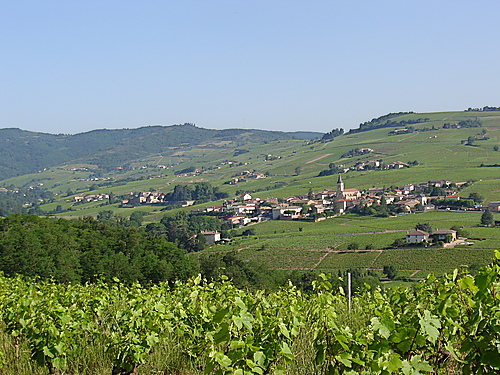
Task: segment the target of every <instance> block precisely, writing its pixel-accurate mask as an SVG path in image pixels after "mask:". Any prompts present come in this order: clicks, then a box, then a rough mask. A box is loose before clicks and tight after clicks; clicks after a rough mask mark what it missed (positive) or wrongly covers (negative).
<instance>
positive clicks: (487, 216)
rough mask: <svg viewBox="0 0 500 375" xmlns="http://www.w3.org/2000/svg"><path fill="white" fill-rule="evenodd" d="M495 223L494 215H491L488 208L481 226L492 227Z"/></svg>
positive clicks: (482, 218) (482, 217)
mask: <svg viewBox="0 0 500 375" xmlns="http://www.w3.org/2000/svg"><path fill="white" fill-rule="evenodd" d="M494 222H495V220H494V219H493V214H492V213H491V211H490V210H489V208H487V209H486V210H485V211H484V212H483V214H482V215H481V225H484V226H487V227H489V226H492V225H493V224H494Z"/></svg>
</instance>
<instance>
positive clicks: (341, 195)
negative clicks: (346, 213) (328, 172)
mask: <svg viewBox="0 0 500 375" xmlns="http://www.w3.org/2000/svg"><path fill="white" fill-rule="evenodd" d="M359 198H361V191H359V190H358V189H345V188H344V181H342V175H341V174H339V179H338V180H337V191H336V193H335V199H336V200H346V201H355V200H358V199H359Z"/></svg>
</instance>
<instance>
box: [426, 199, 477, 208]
mask: <svg viewBox="0 0 500 375" xmlns="http://www.w3.org/2000/svg"><path fill="white" fill-rule="evenodd" d="M475 204H476V202H475V201H474V200H473V199H436V200H435V201H434V205H435V206H436V207H439V208H455V209H458V208H472V207H474V205H475Z"/></svg>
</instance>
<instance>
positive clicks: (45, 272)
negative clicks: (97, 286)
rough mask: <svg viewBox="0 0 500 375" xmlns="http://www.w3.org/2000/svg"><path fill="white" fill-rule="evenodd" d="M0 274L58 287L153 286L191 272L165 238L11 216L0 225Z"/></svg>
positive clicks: (89, 223) (91, 223) (88, 223)
mask: <svg viewBox="0 0 500 375" xmlns="http://www.w3.org/2000/svg"><path fill="white" fill-rule="evenodd" d="M0 271H3V272H4V273H5V274H6V275H15V274H21V275H25V276H30V277H35V276H37V277H40V278H42V279H53V280H55V281H57V282H89V281H95V280H97V279H99V278H105V279H106V280H108V281H109V280H111V279H112V278H113V277H119V278H120V279H121V280H123V281H124V282H128V283H132V282H134V281H140V282H145V283H146V282H155V283H158V282H160V281H173V280H177V279H187V278H188V277H189V276H191V275H192V274H193V273H194V272H195V266H194V265H193V264H192V263H191V261H189V260H188V259H187V258H186V255H185V253H184V251H182V250H180V249H178V248H176V247H175V246H174V244H172V243H170V242H167V240H166V239H165V237H160V236H154V235H152V234H148V233H144V232H142V231H140V230H139V229H137V228H134V227H123V226H119V225H114V224H109V223H107V222H99V221H96V220H94V219H92V218H83V219H81V220H77V221H69V220H64V219H59V220H57V221H53V220H51V219H47V218H40V217H37V216H33V215H25V216H19V215H13V216H9V217H7V218H5V219H0Z"/></svg>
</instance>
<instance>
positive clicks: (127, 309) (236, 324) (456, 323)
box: [0, 251, 500, 375]
mask: <svg viewBox="0 0 500 375" xmlns="http://www.w3.org/2000/svg"><path fill="white" fill-rule="evenodd" d="M495 256H496V260H495V261H494V262H493V263H492V264H490V265H489V266H487V267H483V268H481V269H479V271H478V272H477V274H476V275H471V274H469V273H467V272H466V271H458V270H456V271H455V272H454V273H453V274H452V275H448V276H445V277H442V278H439V279H438V278H435V277H433V276H429V277H427V278H426V280H424V281H422V282H421V283H419V284H418V285H416V286H415V287H414V288H412V289H403V288H400V289H394V290H391V291H388V292H382V291H380V290H378V289H375V290H371V291H370V290H364V291H360V292H359V293H358V294H356V295H355V296H354V297H353V299H352V304H351V305H350V307H349V303H348V298H347V297H346V295H345V294H344V291H343V288H342V286H343V285H344V284H343V282H342V281H341V280H335V279H333V278H331V277H330V276H328V275H322V276H321V278H320V279H319V281H316V282H315V284H314V288H315V291H314V292H313V293H311V294H304V293H302V292H300V291H299V290H298V289H296V288H295V287H293V286H292V285H290V286H288V287H286V288H282V289H281V290H279V291H277V292H272V293H270V292H265V291H257V292H249V291H245V290H241V289H238V288H236V287H235V286H234V285H232V284H231V282H229V281H228V280H227V279H225V278H224V277H223V278H222V279H221V280H219V281H217V282H214V283H208V282H206V281H204V280H203V279H202V278H201V277H198V278H194V279H191V280H190V281H188V282H185V283H183V282H177V283H175V284H172V285H169V284H167V283H164V284H159V285H156V286H150V287H144V286H140V285H139V284H133V285H130V286H126V285H124V284H122V283H120V282H119V281H118V280H117V279H115V280H114V282H113V283H104V282H97V283H93V284H87V285H74V284H65V285H63V284H56V283H53V282H48V281H40V280H28V279H23V278H21V277H18V278H6V277H1V278H0V311H1V328H2V333H1V335H0V339H1V342H0V350H1V352H0V362H1V369H0V373H1V374H47V373H50V374H110V375H111V374H121V375H125V374H140V373H141V374H193V375H194V374H217V375H228V374H240V375H243V374H302V375H303V374H393V373H397V374H400V373H402V374H406V375H409V374H426V373H440V374H456V373H464V374H468V373H476V374H486V373H498V372H499V371H500V252H498V251H497V252H495ZM349 309H350V311H349Z"/></svg>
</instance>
